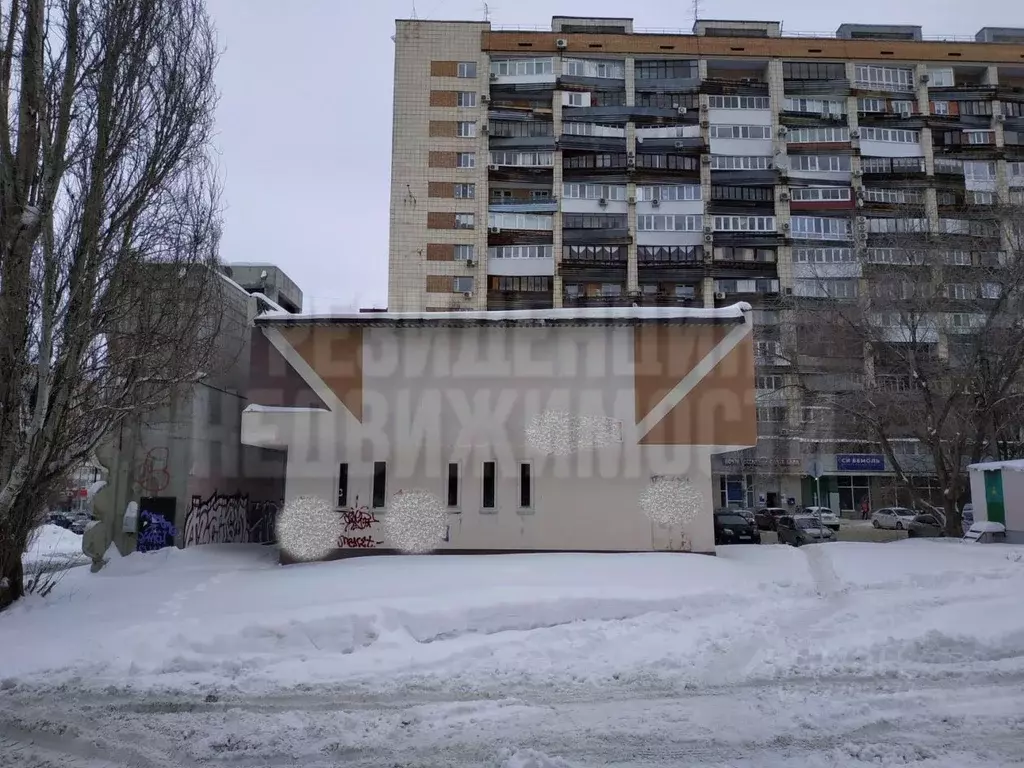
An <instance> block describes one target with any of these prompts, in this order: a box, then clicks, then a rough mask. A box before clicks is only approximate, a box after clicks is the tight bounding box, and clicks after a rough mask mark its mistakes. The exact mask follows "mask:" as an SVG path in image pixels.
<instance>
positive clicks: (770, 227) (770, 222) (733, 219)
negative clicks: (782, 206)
mask: <svg viewBox="0 0 1024 768" xmlns="http://www.w3.org/2000/svg"><path fill="white" fill-rule="evenodd" d="M715 231H716V232H774V231H775V217H774V216H715Z"/></svg>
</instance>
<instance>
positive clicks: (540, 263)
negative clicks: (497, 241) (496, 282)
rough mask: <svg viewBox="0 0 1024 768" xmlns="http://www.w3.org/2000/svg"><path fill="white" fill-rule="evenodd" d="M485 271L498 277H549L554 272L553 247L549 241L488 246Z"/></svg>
mask: <svg viewBox="0 0 1024 768" xmlns="http://www.w3.org/2000/svg"><path fill="white" fill-rule="evenodd" d="M487 273H488V274H489V275H497V276H500V277H539V276H547V277H551V276H553V275H554V274H555V259H554V251H553V247H552V245H551V244H550V243H543V244H537V245H532V244H531V245H502V246H493V247H490V248H488V249H487Z"/></svg>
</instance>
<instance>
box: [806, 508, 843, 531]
mask: <svg viewBox="0 0 1024 768" xmlns="http://www.w3.org/2000/svg"><path fill="white" fill-rule="evenodd" d="M803 513H804V514H805V515H811V516H813V517H816V518H818V519H819V520H820V521H821V524H822V525H824V526H825V527H826V528H831V529H832V530H833V531H838V530H839V515H837V514H836V513H835V512H833V511H832V510H831V509H829V508H828V507H804V512H803Z"/></svg>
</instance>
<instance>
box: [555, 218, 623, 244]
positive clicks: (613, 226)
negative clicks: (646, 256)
mask: <svg viewBox="0 0 1024 768" xmlns="http://www.w3.org/2000/svg"><path fill="white" fill-rule="evenodd" d="M562 242H563V243H564V244H566V245H616V246H619V245H628V244H629V242H630V235H629V226H628V216H627V214H626V212H625V211H623V212H622V213H563V214H562Z"/></svg>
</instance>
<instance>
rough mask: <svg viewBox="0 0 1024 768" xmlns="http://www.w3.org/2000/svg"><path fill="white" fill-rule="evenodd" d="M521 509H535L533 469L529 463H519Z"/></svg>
mask: <svg viewBox="0 0 1024 768" xmlns="http://www.w3.org/2000/svg"><path fill="white" fill-rule="evenodd" d="M519 508H520V509H533V467H532V466H531V464H530V462H528V461H522V462H520V463H519Z"/></svg>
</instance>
